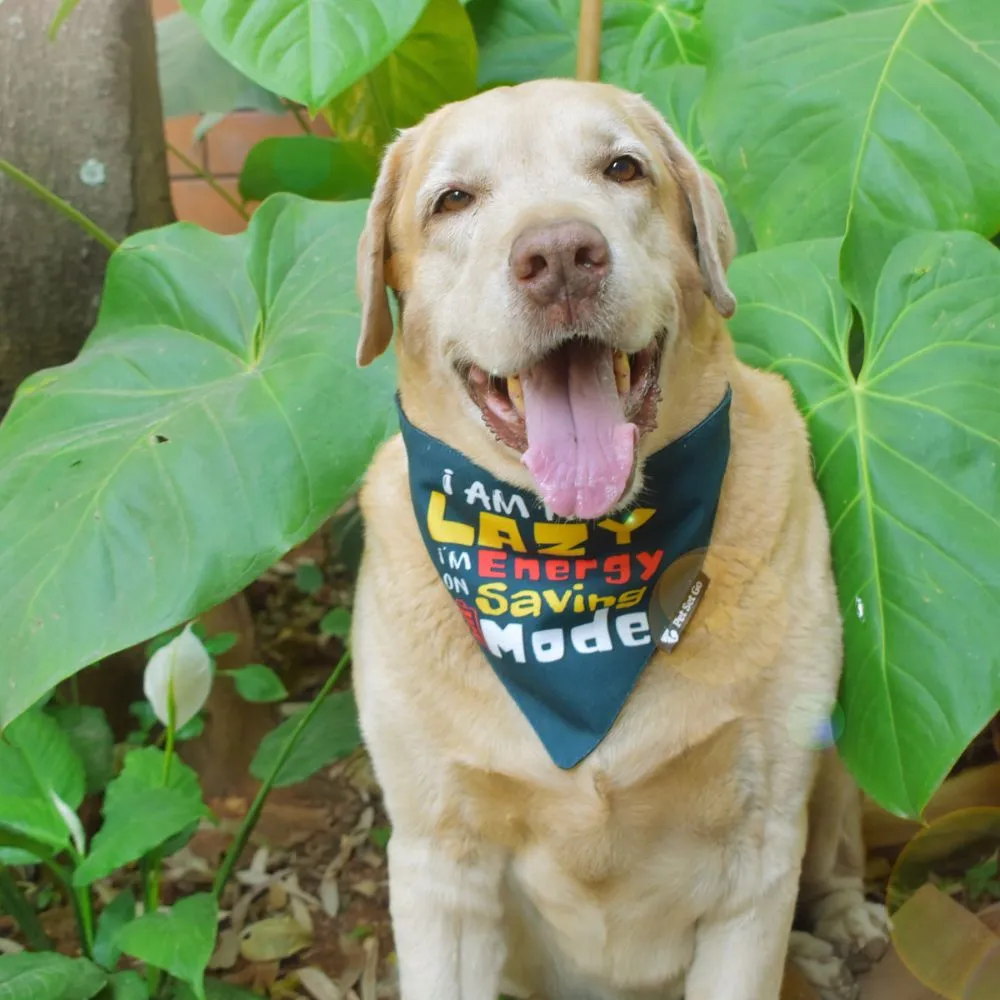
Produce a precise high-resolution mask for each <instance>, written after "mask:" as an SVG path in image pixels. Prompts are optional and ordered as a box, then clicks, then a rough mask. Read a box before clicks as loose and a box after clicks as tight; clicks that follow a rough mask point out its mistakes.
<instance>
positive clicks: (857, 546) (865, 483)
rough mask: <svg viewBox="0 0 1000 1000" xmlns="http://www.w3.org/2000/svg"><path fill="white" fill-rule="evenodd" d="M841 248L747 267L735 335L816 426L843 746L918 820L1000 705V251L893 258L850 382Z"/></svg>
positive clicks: (897, 254) (876, 789)
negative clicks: (835, 600) (778, 377)
mask: <svg viewBox="0 0 1000 1000" xmlns="http://www.w3.org/2000/svg"><path fill="white" fill-rule="evenodd" d="M837 253H838V242H837V241H836V240H824V241H818V242H814V243H806V244H790V245H788V246H785V247H780V248H777V249H772V250H768V251H765V252H762V253H758V254H753V255H751V256H748V257H742V258H740V259H738V260H737V261H736V262H735V263H734V265H733V267H732V269H731V280H732V283H733V289H734V291H735V292H736V294H737V296H738V298H739V302H740V306H739V310H738V312H737V314H736V317H735V318H734V319H733V321H732V329H733V333H734V335H735V337H736V339H737V342H738V344H739V347H740V351H741V354H742V356H743V358H744V359H745V360H747V361H748V362H750V363H751V364H756V365H759V366H761V367H765V368H772V369H774V370H776V371H780V372H781V373H782V374H784V375H785V376H786V377H787V378H788V379H789V381H790V382H791V383H792V385H793V387H794V389H795V393H796V396H797V399H798V402H799V405H800V406H801V408H802V410H803V412H804V413H805V415H806V419H807V422H808V425H809V430H810V433H811V437H812V442H813V449H814V453H815V457H816V471H817V478H818V481H819V485H820V488H821V490H822V492H823V495H824V498H825V500H826V506H827V511H828V514H829V519H830V523H831V530H832V543H833V556H834V566H835V570H836V574H837V580H838V584H839V589H840V597H841V607H842V611H843V615H844V626H845V643H846V646H845V677H844V684H843V693H842V705H843V708H844V711H845V713H846V729H845V732H844V735H843V738H842V740H841V743H840V747H841V750H842V752H843V754H844V756H845V758H846V760H847V762H848V764H849V765H850V766H851V768H852V770H853V772H854V773H855V775H856V776H857V777H858V779H859V781H860V783H861V785H862V786H863V787H864V788H865V790H866V791H867V792H868V793H869V794H871V795H872V796H873V797H874V798H875V799H877V800H878V801H879V802H880V803H881V804H882V805H883V806H885V807H886V808H888V809H891V810H892V811H894V812H897V813H900V814H908V815H917V814H918V813H919V812H920V811H921V810H922V809H923V807H924V805H926V803H927V801H928V799H929V798H930V796H931V795H932V794H933V792H934V790H935V789H936V788H937V786H938V784H939V783H940V781H941V780H942V779H943V778H944V777H945V776H946V774H947V772H948V770H949V768H950V767H951V765H952V764H953V763H954V761H955V760H956V758H957V757H958V756H959V754H960V753H961V752H962V751H963V750H964V748H965V747H966V745H967V744H968V742H969V741H970V740H971V739H972V737H973V736H974V735H975V734H976V733H977V732H978V731H979V730H980V729H981V728H982V727H983V726H984V725H985V724H986V723H987V722H988V720H989V719H990V718H991V717H992V716H993V714H994V713H995V712H996V711H997V710H998V709H1000V647H998V646H997V644H996V642H995V641H994V640H995V637H996V628H997V616H998V613H1000V471H998V470H1000V390H998V386H1000V251H997V249H996V248H994V247H992V246H991V245H990V244H989V243H988V242H986V241H985V240H983V239H982V238H980V237H978V236H975V235H973V234H971V233H934V234H930V233H927V234H918V235H916V236H913V237H911V238H909V239H908V240H906V241H905V242H904V243H902V244H901V245H900V246H899V247H897V248H896V249H895V250H894V251H893V253H892V255H891V256H890V258H889V260H888V262H887V264H886V268H885V270H884V271H883V273H882V275H881V278H880V280H879V284H878V289H877V294H876V300H875V323H874V325H873V327H872V328H871V329H870V330H869V331H868V333H867V334H866V337H865V345H864V360H863V363H862V366H861V369H860V372H859V374H858V376H857V378H856V379H855V378H854V376H853V375H852V374H851V367H850V364H849V361H848V357H849V340H850V331H851V326H852V311H851V308H850V303H849V302H848V300H847V298H846V297H845V295H844V293H843V292H842V291H841V290H840V287H839V285H838V283H837V278H836V274H837Z"/></svg>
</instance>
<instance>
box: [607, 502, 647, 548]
mask: <svg viewBox="0 0 1000 1000" xmlns="http://www.w3.org/2000/svg"><path fill="white" fill-rule="evenodd" d="M655 513H656V511H655V510H650V508H649V507H637V508H636V509H635V510H633V511H632V512H631V513H630V514H629V515H628V517H626V518H625V520H624V521H612V520H611V518H610V517H609V518H605V519H604V520H603V521H601V522H600V523H599V524H598V525H597V527H598V528H603V529H604V530H605V531H611V532H614V536H615V541H616V542H617V543H618V544H619V545H628V543H629V542H630V541H632V532H633V531H635V530H636V529H637V528H641V527H642V526H643V525H644V524H645V523H646V522H647V521H648V520H649V519H650V518H651V517H652V516H653V515H654V514H655Z"/></svg>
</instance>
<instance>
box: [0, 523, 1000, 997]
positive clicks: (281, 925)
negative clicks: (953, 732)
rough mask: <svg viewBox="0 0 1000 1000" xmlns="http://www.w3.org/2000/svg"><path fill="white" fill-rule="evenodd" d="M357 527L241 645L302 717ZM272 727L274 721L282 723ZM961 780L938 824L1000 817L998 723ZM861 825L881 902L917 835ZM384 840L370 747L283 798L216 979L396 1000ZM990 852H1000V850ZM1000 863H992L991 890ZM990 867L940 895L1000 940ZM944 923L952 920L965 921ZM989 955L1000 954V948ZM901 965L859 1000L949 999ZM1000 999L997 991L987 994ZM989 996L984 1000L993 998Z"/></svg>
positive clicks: (52, 928) (168, 881) (173, 882)
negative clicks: (275, 676) (971, 815)
mask: <svg viewBox="0 0 1000 1000" xmlns="http://www.w3.org/2000/svg"><path fill="white" fill-rule="evenodd" d="M356 528H357V525H356V522H354V521H353V520H352V518H351V516H350V514H349V512H348V514H347V516H346V517H341V518H339V519H338V521H337V522H336V523H335V524H334V525H332V530H331V526H329V525H328V526H327V527H325V528H324V529H323V531H321V532H319V533H318V534H317V535H316V536H315V537H314V538H313V539H311V540H310V541H309V542H308V543H306V544H305V545H304V546H301V547H300V548H299V549H297V550H296V551H295V552H293V553H291V554H290V555H289V556H288V557H287V558H286V559H285V560H284V561H283V562H282V563H281V564H279V565H278V566H277V567H276V568H275V569H274V570H272V571H270V572H269V573H267V574H265V575H264V577H262V578H261V579H260V580H258V581H257V582H256V583H254V584H253V585H252V586H251V587H250V588H248V590H247V592H246V597H247V601H248V603H249V608H250V612H251V615H252V619H253V625H252V631H253V633H254V634H253V636H252V641H250V642H248V643H246V644H245V647H246V649H247V650H250V652H244V653H243V654H241V655H243V656H244V657H246V656H250V657H252V658H253V660H256V661H257V662H262V663H266V664H268V665H269V666H271V667H273V668H274V669H275V670H277V671H278V672H279V674H280V675H281V676H282V678H283V680H284V681H285V684H286V686H287V687H288V689H289V691H290V692H291V700H292V702H293V703H301V702H304V701H306V700H308V698H309V697H310V696H311V695H312V693H314V692H315V690H316V689H317V688H318V687H319V685H320V684H321V683H322V681H323V679H324V677H325V676H327V674H328V671H329V670H330V668H331V666H332V664H333V663H335V662H336V660H337V658H338V657H339V655H340V652H341V647H340V642H339V640H337V639H335V638H333V637H331V636H328V635H325V634H324V633H323V631H322V629H321V628H320V627H319V623H320V621H321V620H322V618H323V616H324V615H325V614H326V613H327V612H328V611H330V610H331V609H332V608H336V607H344V606H349V603H350V591H351V580H352V576H353V572H354V570H355V568H356V560H357V546H358V537H357V534H356ZM303 565H306V566H307V569H306V570H303V569H302V566H303ZM315 569H318V570H319V574H317V573H316V572H315ZM228 665H229V666H232V665H233V664H232V663H229V664H228ZM346 683H349V679H346ZM272 715H273V718H274V719H277V718H278V717H279V715H280V712H277V711H276V712H274V713H272ZM267 724H268V725H270V724H271V722H270V721H268V722H267ZM955 775H956V777H955V778H954V779H953V780H952V781H951V782H949V783H948V784H947V785H946V786H945V789H944V790H943V791H942V793H941V795H940V796H939V799H938V800H937V801H936V803H935V804H934V805H932V807H931V809H930V810H929V811H928V818H929V819H932V820H933V819H935V818H936V817H948V816H954V815H957V814H959V813H961V812H962V811H963V810H970V809H972V808H973V807H980V808H982V807H990V808H992V809H993V810H994V811H995V812H996V814H997V815H998V816H1000V725H998V724H997V722H994V724H993V726H992V727H991V729H990V730H987V731H986V732H984V733H983V734H982V735H981V736H980V738H979V739H977V740H976V741H975V743H974V744H973V746H972V747H970V749H969V751H968V752H967V753H966V754H965V756H964V757H963V759H962V760H961V761H960V762H959V764H958V765H957V766H956V769H955ZM242 778H243V776H242V775H241V776H239V780H237V776H235V775H234V776H233V777H232V784H231V787H232V788H234V789H237V790H238V791H237V792H236V793H235V794H224V795H219V796H215V797H213V798H211V799H209V802H208V804H209V806H210V807H211V808H212V810H213V812H214V813H215V815H216V816H217V817H218V818H219V823H218V825H217V826H212V825H210V824H207V823H206V824H204V825H203V828H202V829H201V830H200V831H199V832H198V833H197V834H196V835H195V837H194V838H193V840H192V841H191V842H190V844H189V845H188V846H187V847H186V848H184V850H182V851H181V852H180V853H179V854H177V855H175V856H173V857H172V858H170V859H168V862H167V867H166V872H165V876H164V889H163V895H164V901H165V902H167V903H169V902H171V901H172V900H173V899H176V898H178V897H180V896H183V895H185V894H188V893H191V892H197V891H204V890H205V889H206V888H207V887H208V886H209V885H210V884H211V881H212V877H213V875H214V873H215V871H216V869H217V866H218V863H219V860H220V858H221V856H222V854H223V852H224V851H225V849H226V847H227V845H228V844H229V842H230V839H231V837H232V835H233V832H234V830H235V829H236V827H237V826H238V824H239V820H240V819H241V817H242V816H243V815H244V814H245V812H246V809H247V807H248V805H249V801H250V798H251V796H252V794H253V787H252V786H250V785H248V784H247V783H246V781H245V780H242ZM224 784H225V782H224ZM226 787H229V785H226ZM866 825H867V827H868V830H869V838H870V843H871V852H870V861H869V875H870V881H869V888H870V890H871V893H872V898H884V896H885V891H886V885H887V882H888V881H889V880H890V876H891V875H892V873H893V872H894V871H895V872H898V870H899V862H900V857H901V856H905V850H906V845H907V844H908V843H910V842H911V840H912V838H913V837H914V834H915V833H917V832H918V831H919V829H920V828H919V826H918V825H915V824H907V823H905V822H902V821H899V820H896V819H894V818H892V817H889V816H887V815H886V814H884V813H882V812H881V811H880V810H877V809H874V808H870V809H869V811H868V814H867V820H866ZM389 834H390V831H389V826H388V821H387V819H386V816H385V813H384V811H383V808H382V804H381V800H380V797H379V792H378V788H377V786H376V783H375V780H374V776H373V774H372V770H371V765H370V762H369V760H368V758H367V756H366V755H365V753H364V750H363V749H361V748H359V749H358V750H357V751H355V752H354V753H353V754H352V755H351V756H350V757H348V758H346V759H343V760H340V761H337V762H336V763H334V764H333V765H331V766H329V767H326V768H324V769H323V770H322V771H321V772H320V773H318V774H316V775H315V776H314V777H312V778H311V779H309V780H308V781H306V782H304V783H302V784H299V785H295V786H291V787H288V788H283V789H278V790H276V791H275V792H274V793H273V794H272V796H271V798H270V800H269V801H268V803H267V805H266V807H265V809H264V812H263V815H262V818H261V821H260V823H259V825H258V827H257V829H256V832H255V834H254V837H253V840H252V842H251V845H250V847H249V849H248V851H247V852H246V854H245V856H244V858H243V859H242V861H241V864H240V865H239V866H238V870H237V874H236V877H235V879H234V880H233V882H232V883H231V884H230V886H229V887H228V889H227V890H226V894H225V897H224V899H223V911H224V918H223V920H222V921H221V923H220V937H219V943H218V947H217V950H216V953H215V955H214V956H213V959H212V963H211V965H210V972H209V974H210V975H211V976H213V977H215V978H220V979H223V980H226V981H228V982H231V983H234V984H238V985H241V986H244V987H247V988H249V989H251V990H253V991H255V992H257V993H260V994H261V995H263V996H268V997H271V998H272V1000H291V998H297V997H301V998H304V1000H392V998H395V997H397V996H398V988H397V981H396V969H395V956H394V953H393V944H392V934H391V929H390V926H389V919H388V913H387V904H388V883H387V872H386V855H385V844H386V841H387V839H388V836H389ZM996 847H997V848H1000V840H998V841H997V844H996ZM976 850H978V851H979V853H980V854H982V853H983V850H985V848H983V847H982V845H980V846H979V847H977V848H976ZM996 858H997V854H996V853H994V854H993V868H992V871H993V873H994V875H995V873H996ZM976 865H979V866H980V874H981V875H982V874H983V873H985V875H986V878H985V879H983V878H980V879H979V882H978V883H976V885H975V886H973V888H977V889H982V885H983V884H985V885H987V886H988V888H987V890H986V891H981V892H979V893H978V894H976V895H975V897H974V898H973V895H972V892H971V890H970V882H969V876H968V871H969V866H972V867H973V868H975V866H976ZM984 865H985V868H984V867H983V866H984ZM989 865H990V857H989V854H988V852H987V854H986V855H984V856H983V857H979V855H976V854H975V853H974V854H973V855H967V856H963V857H959V854H958V852H957V851H953V852H952V854H951V855H946V856H944V857H941V858H939V859H938V860H937V862H936V863H935V865H934V871H933V872H932V874H931V877H930V881H931V882H932V883H933V887H934V889H935V891H936V892H937V893H938V894H939V895H940V896H941V898H943V899H946V900H947V901H949V902H950V903H952V904H954V905H955V906H956V907H958V908H959V909H960V910H961V911H963V912H964V913H965V914H967V915H968V916H969V918H970V919H971V920H975V919H976V918H975V917H973V916H972V913H973V912H977V913H983V914H985V915H986V922H987V923H989V924H990V926H995V929H998V930H1000V914H997V907H996V906H995V905H993V909H992V910H991V909H990V907H991V905H992V904H995V903H996V902H997V900H998V899H1000V883H996V882H995V880H994V884H992V885H990V879H989V877H988V876H989ZM963 866H964V867H963ZM137 883H138V876H137V874H136V873H135V872H127V873H122V874H120V875H118V876H116V877H114V878H112V879H109V880H107V881H106V882H103V883H101V884H99V885H98V886H97V893H98V897H99V901H100V902H103V903H106V902H107V901H109V900H110V899H111V898H113V896H114V895H115V894H116V893H117V892H119V891H121V890H122V889H123V888H125V887H126V886H129V885H131V886H133V887H135V886H136V885H137ZM25 887H26V888H27V890H28V892H29V894H30V895H31V896H32V897H33V899H34V901H35V903H36V905H37V906H38V908H39V910H40V911H41V918H42V921H43V925H44V927H45V929H46V931H47V932H48V933H49V935H50V936H51V937H52V938H53V939H54V940H55V941H56V943H57V947H58V948H59V950H60V951H63V952H64V953H66V954H78V953H79V949H78V942H77V940H76V936H75V929H74V923H73V919H72V913H71V911H70V910H69V908H68V906H66V905H61V904H60V903H59V901H58V897H57V895H56V894H55V893H54V892H53V891H52V889H51V887H49V886H47V885H46V884H45V883H44V881H41V882H36V883H30V882H29V883H27V884H26V886H25ZM935 898H937V897H935ZM949 913H950V917H949V919H952V920H954V918H955V914H954V913H953V912H951V911H949ZM987 933H989V934H992V932H991V931H989V932H987ZM0 939H7V940H8V941H12V942H15V943H14V944H13V945H8V946H7V947H16V946H17V944H16V942H17V941H18V935H17V932H16V928H15V926H14V924H13V922H12V921H11V920H10V918H7V917H3V916H0ZM995 941H996V945H997V954H998V955H1000V937H997V938H995ZM904 944H905V943H904ZM900 950H901V951H902V952H903V954H902V956H901V955H900V954H897V952H896V951H895V950H894V951H893V952H892V953H890V955H889V956H888V957H887V959H886V960H884V961H883V962H882V963H881V965H880V967H879V968H878V969H876V970H875V972H874V973H873V974H871V975H869V976H868V977H867V979H866V983H865V987H864V991H863V998H864V1000H932V998H933V997H935V996H939V995H940V994H939V993H936V992H934V991H932V990H928V988H927V987H926V986H925V985H923V984H922V983H921V982H920V976H915V975H914V974H913V972H911V971H910V967H911V966H913V964H914V963H913V961H912V960H911V956H910V955H908V954H907V953H906V948H905V947H903V948H901V949H900ZM917 972H918V973H920V970H917ZM923 978H925V979H926V977H923ZM996 996H1000V989H998V992H996V993H995V994H991V997H994V998H995V997H996ZM784 997H785V1000H816V998H815V996H814V995H813V994H811V992H810V990H809V989H808V987H806V986H805V984H804V983H802V982H801V981H800V980H799V979H798V978H797V977H795V976H791V977H789V980H788V982H786V987H785V993H784ZM982 997H983V998H984V1000H985V998H986V994H982Z"/></svg>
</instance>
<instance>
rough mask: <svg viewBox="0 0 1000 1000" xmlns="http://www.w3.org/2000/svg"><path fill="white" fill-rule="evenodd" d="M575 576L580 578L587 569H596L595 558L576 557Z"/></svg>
mask: <svg viewBox="0 0 1000 1000" xmlns="http://www.w3.org/2000/svg"><path fill="white" fill-rule="evenodd" d="M575 568H576V578H577V579H578V580H582V579H583V578H584V577H585V576H586V575H587V571H588V570H592V569H597V560H596V559H577V560H576V566H575Z"/></svg>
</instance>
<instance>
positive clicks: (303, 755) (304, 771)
mask: <svg viewBox="0 0 1000 1000" xmlns="http://www.w3.org/2000/svg"><path fill="white" fill-rule="evenodd" d="M298 723H299V720H298V718H297V716H295V715H293V716H292V717H291V718H288V719H285V721H284V722H283V723H282V724H281V725H280V726H278V727H277V728H276V729H272V730H271V732H269V733H268V734H267V736H265V737H264V739H262V740H261V742H260V746H259V747H258V748H257V753H256V754H255V755H254V759H253V761H252V762H251V764H250V773H251V774H252V775H253V776H254V777H255V778H259V779H260V780H261V781H263V780H264V779H265V778H267V777H268V776H269V775H270V773H271V770H272V769H273V767H274V765H275V764H276V763H277V760H278V757H279V756H280V755H281V753H282V752H283V751H284V749H285V747H286V746H287V744H288V741H289V740H290V739H291V738H292V737H293V735H294V733H295V730H296V728H297V727H298ZM360 745H361V730H360V728H359V726H358V707H357V705H356V704H355V703H354V695H353V694H352V692H350V691H335V692H334V693H333V694H331V695H327V697H326V698H325V699H324V701H323V703H322V704H321V705H320V706H319V708H318V709H317V710H316V714H315V715H314V716H313V717H312V718H311V719H310V720H309V722H308V724H307V725H306V727H305V730H304V731H303V733H302V736H301V738H300V739H299V741H298V743H297V744H296V745H295V748H294V749H293V750H292V752H291V755H290V756H289V758H288V760H286V761H285V763H284V764H282V766H281V770H280V771H279V772H278V776H277V779H276V780H275V782H274V784H275V787H277V788H281V787H282V786H284V785H294V784H295V783H296V782H299V781H305V780H306V778H308V777H310V776H311V775H313V774H315V773H316V772H317V771H318V770H319V769H320V768H321V767H326V765H327V764H332V763H333V761H335V760H339V759H340V758H341V757H346V756H347V755H348V754H350V753H352V752H353V751H354V750H356V749H357V748H358V747H359V746H360Z"/></svg>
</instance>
